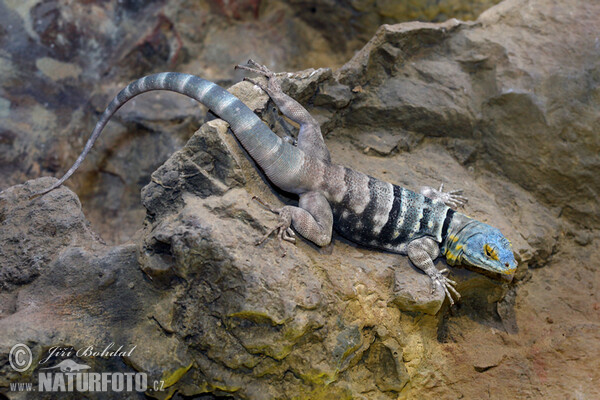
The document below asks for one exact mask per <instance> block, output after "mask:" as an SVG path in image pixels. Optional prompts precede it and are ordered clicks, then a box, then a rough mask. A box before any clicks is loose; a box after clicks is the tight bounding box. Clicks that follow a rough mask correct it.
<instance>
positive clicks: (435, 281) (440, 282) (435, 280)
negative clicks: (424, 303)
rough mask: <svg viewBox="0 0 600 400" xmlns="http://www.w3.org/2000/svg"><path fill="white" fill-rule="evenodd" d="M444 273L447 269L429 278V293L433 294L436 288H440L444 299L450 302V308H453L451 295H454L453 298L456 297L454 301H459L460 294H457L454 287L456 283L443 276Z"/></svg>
mask: <svg viewBox="0 0 600 400" xmlns="http://www.w3.org/2000/svg"><path fill="white" fill-rule="evenodd" d="M446 272H448V269H447V268H445V269H443V270H441V271H439V272H438V273H437V274H435V275H433V276H431V293H434V292H435V289H436V286H439V287H441V288H442V290H443V291H444V293H445V295H446V297H447V298H448V300H449V301H450V306H453V305H454V299H453V298H452V295H454V297H456V300H457V301H458V300H459V299H460V293H458V291H457V290H456V288H455V287H454V286H456V282H455V281H453V280H452V279H449V278H447V277H446V276H444V275H443V274H444V273H446Z"/></svg>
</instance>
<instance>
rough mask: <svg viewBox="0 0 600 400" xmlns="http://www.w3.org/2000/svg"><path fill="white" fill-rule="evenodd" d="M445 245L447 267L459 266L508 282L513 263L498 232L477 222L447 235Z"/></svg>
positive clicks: (512, 270) (511, 253) (506, 245)
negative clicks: (448, 265)
mask: <svg viewBox="0 0 600 400" xmlns="http://www.w3.org/2000/svg"><path fill="white" fill-rule="evenodd" d="M447 242H448V243H447V246H446V259H447V261H448V264H450V265H455V264H463V265H465V266H466V267H467V268H468V269H472V270H474V271H476V272H479V273H482V274H484V275H491V276H492V277H493V278H500V279H503V280H507V281H511V280H512V278H513V276H514V274H515V271H516V269H517V261H516V260H515V256H514V254H513V251H512V245H511V243H510V241H509V240H508V239H507V238H505V237H504V235H502V233H501V232H500V231H499V230H498V229H496V228H494V227H492V226H489V225H487V224H484V223H482V222H478V223H476V224H473V225H471V226H470V227H469V228H468V229H465V230H464V231H462V232H459V233H458V234H456V235H451V236H450V237H449V238H448V241H447Z"/></svg>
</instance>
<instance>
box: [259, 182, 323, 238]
mask: <svg viewBox="0 0 600 400" xmlns="http://www.w3.org/2000/svg"><path fill="white" fill-rule="evenodd" d="M273 211H274V212H276V213H277V214H279V222H278V224H277V225H276V226H275V228H274V229H272V230H271V231H269V232H268V233H267V234H266V235H265V236H264V237H263V238H262V239H261V240H260V241H259V242H258V243H257V244H261V243H262V242H263V241H264V240H265V239H266V238H267V237H269V236H270V235H271V234H272V233H273V232H277V235H278V237H279V240H280V241H281V240H286V241H289V242H294V241H295V239H294V232H293V231H292V230H291V226H293V227H294V229H295V230H296V232H298V233H299V234H300V235H301V236H302V237H304V238H305V239H308V240H310V241H311V242H313V243H314V244H316V245H317V246H321V247H322V246H327V245H328V244H329V243H330V242H331V234H332V230H333V213H332V212H331V206H330V205H329V202H328V201H327V199H326V198H325V196H323V195H322V194H320V193H318V192H308V193H303V194H301V195H300V201H299V203H298V207H294V206H284V207H282V208H280V209H277V210H273Z"/></svg>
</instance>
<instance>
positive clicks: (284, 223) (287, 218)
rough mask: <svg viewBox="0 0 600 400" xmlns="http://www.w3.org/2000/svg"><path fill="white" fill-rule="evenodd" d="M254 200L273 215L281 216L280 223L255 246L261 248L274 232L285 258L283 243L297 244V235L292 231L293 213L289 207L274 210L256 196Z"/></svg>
mask: <svg viewBox="0 0 600 400" xmlns="http://www.w3.org/2000/svg"><path fill="white" fill-rule="evenodd" d="M252 199H253V200H255V201H257V202H258V203H259V204H260V205H262V206H263V207H264V208H265V209H267V210H269V211H271V212H272V213H275V214H279V221H278V222H277V225H276V226H275V227H274V228H273V229H271V230H270V231H269V232H267V233H266V234H265V235H264V236H263V237H262V238H261V239H260V240H258V241H257V242H256V243H255V245H256V246H260V245H261V244H262V243H264V241H265V240H267V238H268V237H269V236H271V234H272V233H273V232H275V234H276V235H277V239H278V241H279V247H281V249H282V250H283V256H282V257H285V255H286V251H285V249H284V248H283V246H282V242H283V241H284V240H285V241H286V242H290V243H296V234H295V233H294V231H293V230H292V213H291V212H290V210H289V208H288V207H285V206H284V207H282V208H275V209H273V208H271V207H269V206H268V205H267V204H266V203H265V202H263V201H262V200H261V199H260V198H258V197H256V196H254V197H252Z"/></svg>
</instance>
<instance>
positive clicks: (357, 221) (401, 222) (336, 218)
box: [330, 168, 454, 254]
mask: <svg viewBox="0 0 600 400" xmlns="http://www.w3.org/2000/svg"><path fill="white" fill-rule="evenodd" d="M344 183H345V189H346V190H345V193H344V196H343V198H342V199H341V200H340V201H336V200H334V199H333V200H332V199H330V204H331V208H332V211H333V222H334V227H335V229H336V230H337V231H338V232H339V233H340V234H341V235H342V236H344V237H346V238H347V239H349V240H351V241H353V242H355V243H358V244H361V245H364V246H367V247H371V248H377V249H382V250H386V251H391V252H394V253H401V254H406V246H407V245H408V243H410V242H411V241H412V240H414V239H418V238H420V237H424V236H429V237H432V238H433V239H434V240H435V241H437V242H438V243H442V242H443V239H444V236H445V234H446V233H445V231H447V229H448V226H449V224H450V221H451V219H452V215H453V214H454V211H453V210H452V209H450V208H449V207H448V206H446V205H445V204H443V203H441V202H434V201H432V200H431V199H430V198H428V197H425V196H423V195H421V194H418V193H415V192H413V191H411V190H408V189H405V188H403V187H400V186H397V185H393V184H391V183H388V182H385V181H382V180H379V179H377V178H373V177H371V176H368V175H365V174H362V173H360V172H356V171H354V170H352V169H350V168H344Z"/></svg>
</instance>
